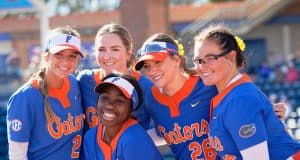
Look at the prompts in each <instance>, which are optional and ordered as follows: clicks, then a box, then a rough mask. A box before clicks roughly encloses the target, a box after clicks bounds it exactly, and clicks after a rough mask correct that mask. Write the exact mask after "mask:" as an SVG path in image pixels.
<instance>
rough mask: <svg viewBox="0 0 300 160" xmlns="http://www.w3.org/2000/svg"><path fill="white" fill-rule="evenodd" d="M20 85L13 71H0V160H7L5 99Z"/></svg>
mask: <svg viewBox="0 0 300 160" xmlns="http://www.w3.org/2000/svg"><path fill="white" fill-rule="evenodd" d="M20 85H21V79H20V76H19V75H18V74H16V73H15V72H11V73H8V72H5V71H3V70H2V71H1V72H0V88H1V89H0V137H1V138H0V160H7V159H8V156H7V153H8V146H7V129H6V114H7V109H6V105H7V101H8V99H9V97H10V95H11V94H12V93H13V92H14V91H15V90H16V89H17V88H18V87H20Z"/></svg>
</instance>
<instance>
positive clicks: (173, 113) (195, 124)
mask: <svg viewBox="0 0 300 160" xmlns="http://www.w3.org/2000/svg"><path fill="white" fill-rule="evenodd" d="M216 93H217V90H216V88H215V87H206V86H204V84H203V82H202V80H201V79H200V78H199V77H194V76H191V77H190V78H189V79H188V80H187V81H186V82H185V84H184V85H183V87H182V88H181V89H180V90H179V91H178V92H177V93H175V94H174V95H173V96H166V95H164V94H162V93H161V92H160V91H159V88H157V87H153V88H152V89H151V92H148V93H147V97H146V99H145V103H146V106H147V109H148V112H149V113H150V115H151V117H152V119H153V120H154V124H155V127H156V130H157V131H158V132H159V133H160V134H161V136H162V137H164V139H165V140H166V142H167V144H168V145H169V146H170V148H171V150H172V152H173V153H174V154H175V157H176V159H178V160H182V159H184V160H188V159H192V160H196V159H201V158H202V159H204V158H205V159H207V160H214V159H215V157H216V152H215V150H214V149H213V148H212V147H211V146H210V145H209V140H208V132H209V126H208V124H209V106H210V100H211V98H212V97H214V96H215V95H216ZM148 106H149V107H148Z"/></svg>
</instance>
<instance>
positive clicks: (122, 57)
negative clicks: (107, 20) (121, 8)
mask: <svg viewBox="0 0 300 160" xmlns="http://www.w3.org/2000/svg"><path fill="white" fill-rule="evenodd" d="M95 46H96V58H97V61H98V64H99V65H100V66H101V68H103V69H104V71H105V72H106V74H109V73H111V72H112V71H114V70H115V71H119V72H122V73H126V72H127V70H128V69H127V62H128V60H129V59H130V53H129V51H127V50H126V48H125V46H124V44H123V43H122V40H121V39H120V37H119V36H118V35H117V34H114V33H106V34H103V35H100V36H99V37H98V38H97V41H96V42H95Z"/></svg>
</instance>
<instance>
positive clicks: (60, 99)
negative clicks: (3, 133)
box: [7, 76, 84, 160]
mask: <svg viewBox="0 0 300 160" xmlns="http://www.w3.org/2000/svg"><path fill="white" fill-rule="evenodd" d="M48 92H49V100H48V102H49V104H50V106H51V108H52V110H53V112H54V113H55V114H56V117H52V118H50V119H48V120H47V119H46V116H45V111H44V96H43V95H42V93H41V91H40V90H39V86H38V84H37V81H36V80H33V81H32V83H26V84H25V85H23V86H22V87H21V88H19V89H18V90H17V91H16V92H15V93H14V94H13V95H12V96H11V97H10V99H9V102H8V108H7V110H8V113H7V128H8V139H9V140H12V141H15V142H29V146H28V153H27V156H28V159H45V160H47V159H49V160H53V159H78V158H79V151H80V146H81V142H82V137H81V136H82V131H83V125H84V114H83V111H82V107H81V94H80V90H79V86H78V83H77V81H76V79H75V78H74V77H72V76H69V77H68V78H65V79H64V81H63V85H62V87H61V88H59V89H55V88H48Z"/></svg>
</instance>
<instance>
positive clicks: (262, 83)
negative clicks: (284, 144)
mask: <svg viewBox="0 0 300 160" xmlns="http://www.w3.org/2000/svg"><path fill="white" fill-rule="evenodd" d="M256 85H258V87H259V88H260V89H261V90H262V91H263V92H264V93H265V94H266V96H268V97H269V96H271V95H276V96H277V98H278V99H280V97H285V98H286V99H287V101H288V102H289V104H290V111H289V114H288V117H287V118H286V119H285V124H286V126H287V129H288V131H289V133H290V134H291V135H292V136H293V137H294V138H295V139H297V140H298V141H300V80H298V81H296V82H295V83H288V82H282V83H279V82H270V81H268V80H258V81H256Z"/></svg>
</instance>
